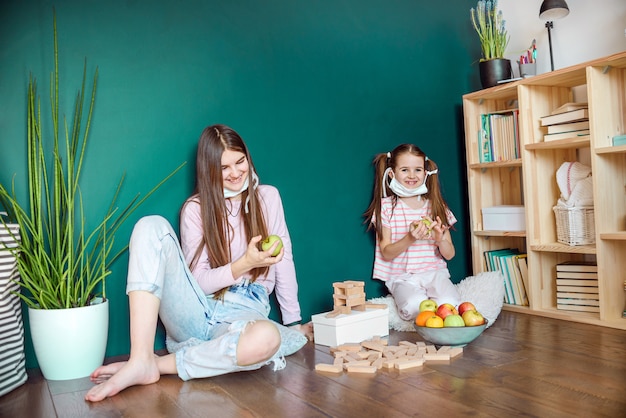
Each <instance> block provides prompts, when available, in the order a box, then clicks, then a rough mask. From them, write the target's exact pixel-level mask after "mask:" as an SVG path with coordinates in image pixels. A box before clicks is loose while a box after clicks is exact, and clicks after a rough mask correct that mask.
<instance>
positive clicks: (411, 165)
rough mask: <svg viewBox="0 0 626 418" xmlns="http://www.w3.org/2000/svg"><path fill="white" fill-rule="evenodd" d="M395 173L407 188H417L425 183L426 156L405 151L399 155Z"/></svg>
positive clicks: (397, 178)
mask: <svg viewBox="0 0 626 418" xmlns="http://www.w3.org/2000/svg"><path fill="white" fill-rule="evenodd" d="M396 162H397V164H396V167H395V168H394V170H393V174H394V176H395V178H396V181H398V182H399V183H400V184H402V185H403V186H404V187H406V188H407V189H415V188H417V187H419V186H421V185H422V183H424V178H425V176H426V172H425V170H424V157H421V156H420V157H418V156H416V155H413V154H411V153H408V152H405V153H403V154H400V155H398V157H397V160H396Z"/></svg>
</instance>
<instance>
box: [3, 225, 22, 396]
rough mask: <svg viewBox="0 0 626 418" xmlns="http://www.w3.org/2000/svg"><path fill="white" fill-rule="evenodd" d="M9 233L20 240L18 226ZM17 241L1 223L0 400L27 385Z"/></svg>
mask: <svg viewBox="0 0 626 418" xmlns="http://www.w3.org/2000/svg"><path fill="white" fill-rule="evenodd" d="M8 226H9V229H10V230H11V231H12V232H13V234H14V235H16V236H17V237H18V239H19V235H18V234H19V229H18V226H17V225H14V224H9V225H8ZM16 246H17V243H16V241H15V240H14V238H13V237H12V236H11V233H10V232H9V231H8V230H7V229H6V228H5V227H4V225H2V224H1V223H0V396H2V395H4V394H5V393H8V392H10V391H12V390H13V389H15V388H16V387H18V386H20V385H21V384H23V383H24V382H26V378H27V375H26V357H25V355H24V325H23V323H22V309H21V303H20V298H19V297H18V296H17V295H15V294H13V293H12V292H19V291H20V286H19V285H18V284H17V283H16V282H15V280H16V279H17V278H19V273H18V271H17V263H16V261H15V257H14V256H13V255H12V254H11V251H10V250H8V249H7V248H6V247H10V248H15V247H16Z"/></svg>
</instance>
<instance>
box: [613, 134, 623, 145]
mask: <svg viewBox="0 0 626 418" xmlns="http://www.w3.org/2000/svg"><path fill="white" fill-rule="evenodd" d="M620 145H626V135H615V136H614V137H613V146H614V147H618V146H620Z"/></svg>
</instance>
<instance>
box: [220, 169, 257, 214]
mask: <svg viewBox="0 0 626 418" xmlns="http://www.w3.org/2000/svg"><path fill="white" fill-rule="evenodd" d="M250 176H252V190H254V189H256V188H257V187H258V186H259V176H257V175H256V173H255V172H254V170H250V174H249V175H248V177H246V180H245V181H244V182H243V186H241V189H239V190H237V191H236V192H235V191H233V190H230V189H227V188H225V187H224V199H229V198H231V197H235V196H238V195H240V194H241V193H242V192H244V191H246V190H248V183H249V181H248V179H249V178H250ZM249 201H250V195H249V194H248V197H247V198H246V203H245V209H244V210H245V211H246V213H248V202H249Z"/></svg>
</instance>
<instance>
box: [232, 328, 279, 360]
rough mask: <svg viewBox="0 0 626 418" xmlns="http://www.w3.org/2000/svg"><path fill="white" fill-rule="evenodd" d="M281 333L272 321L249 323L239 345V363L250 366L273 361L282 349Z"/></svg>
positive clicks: (242, 333)
mask: <svg viewBox="0 0 626 418" xmlns="http://www.w3.org/2000/svg"><path fill="white" fill-rule="evenodd" d="M280 342H281V339H280V331H278V328H277V327H276V325H274V324H273V323H272V322H271V321H255V322H251V323H249V324H248V325H247V326H246V328H244V330H243V331H242V332H241V336H240V337H239V343H238V344H237V363H238V364H239V365H240V366H249V365H252V364H257V363H261V362H265V361H267V360H269V359H271V358H272V357H273V356H274V355H275V354H276V352H277V351H278V349H279V348H280Z"/></svg>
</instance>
